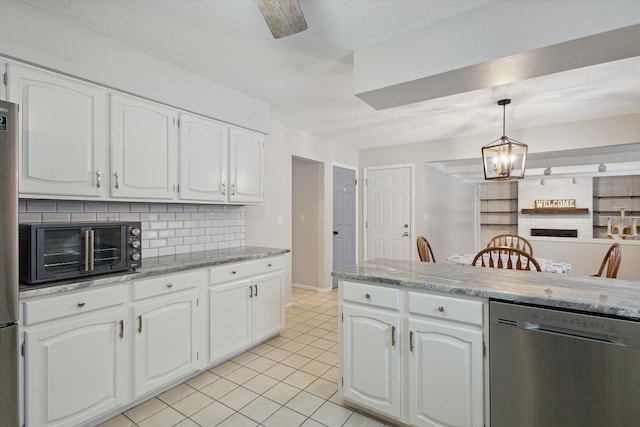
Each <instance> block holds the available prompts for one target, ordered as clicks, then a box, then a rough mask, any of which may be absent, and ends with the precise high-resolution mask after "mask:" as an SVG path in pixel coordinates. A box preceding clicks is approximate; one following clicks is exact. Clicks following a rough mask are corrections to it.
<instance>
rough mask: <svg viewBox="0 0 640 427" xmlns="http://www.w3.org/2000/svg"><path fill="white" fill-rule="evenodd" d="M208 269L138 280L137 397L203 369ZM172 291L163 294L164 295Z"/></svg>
mask: <svg viewBox="0 0 640 427" xmlns="http://www.w3.org/2000/svg"><path fill="white" fill-rule="evenodd" d="M199 283H206V271H204V270H202V271H195V272H188V273H183V274H173V275H167V276H161V277H158V278H153V279H149V280H144V281H139V282H134V283H133V286H134V299H135V298H137V297H147V296H149V295H160V296H153V297H151V298H148V299H143V300H141V301H136V302H134V303H133V326H134V331H133V398H134V399H135V398H137V397H140V396H142V395H143V394H145V393H148V392H150V391H152V390H154V389H156V388H158V387H160V386H162V385H164V384H167V383H169V382H171V381H173V380H175V379H178V378H180V377H182V376H184V375H186V374H188V373H190V372H195V371H196V370H197V368H198V362H197V360H198V350H199V346H198V337H199V335H198V292H197V289H196V287H197V285H198V284H199ZM163 292H164V293H166V294H165V295H162V293H163Z"/></svg>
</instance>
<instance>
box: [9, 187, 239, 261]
mask: <svg viewBox="0 0 640 427" xmlns="http://www.w3.org/2000/svg"><path fill="white" fill-rule="evenodd" d="M19 221H20V222H32V223H40V222H96V221H97V222H109V221H140V222H141V223H142V257H143V259H144V258H148V257H154V256H163V255H176V254H183V253H189V252H200V251H204V250H214V249H225V248H231V247H237V246H244V245H245V208H244V206H231V205H198V204H177V203H126V202H89V201H86V202H83V201H62V200H33V199H21V200H20V204H19Z"/></svg>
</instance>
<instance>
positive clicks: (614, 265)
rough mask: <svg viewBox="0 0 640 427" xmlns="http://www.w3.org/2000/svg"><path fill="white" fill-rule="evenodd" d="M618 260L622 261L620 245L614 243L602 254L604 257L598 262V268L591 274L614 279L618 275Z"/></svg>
mask: <svg viewBox="0 0 640 427" xmlns="http://www.w3.org/2000/svg"><path fill="white" fill-rule="evenodd" d="M620 261H622V246H620V244H619V243H614V244H613V245H611V247H610V248H609V250H608V251H607V253H606V254H605V255H604V259H603V260H602V263H601V264H600V270H598V273H596V274H594V275H593V276H594V277H596V276H597V277H607V278H609V279H615V278H616V276H617V275H618V269H619V268H620ZM603 273H604V276H603Z"/></svg>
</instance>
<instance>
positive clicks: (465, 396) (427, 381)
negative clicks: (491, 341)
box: [408, 318, 484, 427]
mask: <svg viewBox="0 0 640 427" xmlns="http://www.w3.org/2000/svg"><path fill="white" fill-rule="evenodd" d="M408 324H409V331H410V337H409V339H410V340H411V343H410V346H411V348H410V349H411V351H410V366H409V386H410V389H409V408H410V410H409V414H410V421H411V424H412V425H416V426H428V427H440V426H443V425H446V426H456V427H458V426H459V427H463V426H464V427H482V426H483V425H484V418H483V413H484V410H483V397H482V396H483V394H482V393H483V370H482V369H483V368H482V367H483V355H482V331H481V330H479V329H476V328H473V327H470V326H465V325H462V324H456V323H454V322H442V321H437V320H430V319H418V318H409V322H408Z"/></svg>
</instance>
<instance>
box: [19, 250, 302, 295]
mask: <svg viewBox="0 0 640 427" xmlns="http://www.w3.org/2000/svg"><path fill="white" fill-rule="evenodd" d="M287 252H290V250H289V249H278V248H267V247H260V246H241V247H238V248H230V249H218V250H214V251H204V252H193V253H188V254H181V255H169V256H162V257H154V258H145V259H143V260H142V267H141V268H139V269H137V270H136V271H133V272H132V271H127V272H121V273H113V274H103V275H98V276H90V277H87V278H84V279H81V280H77V279H76V280H70V281H63V282H52V283H44V284H41V285H24V284H20V289H19V294H20V298H32V297H36V296H42V295H50V294H57V293H62V292H70V291H75V290H78V289H86V288H92V287H97V286H104V285H112V284H115V283H121V282H127V281H130V280H138V279H141V278H145V277H151V276H156V275H160V274H167V273H173V272H179V271H185V270H191V269H195V268H204V267H213V266H216V265H222V264H229V263H233V262H242V261H250V260H253V259H260V258H267V257H272V256H277V255H282V254H285V253H287Z"/></svg>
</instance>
